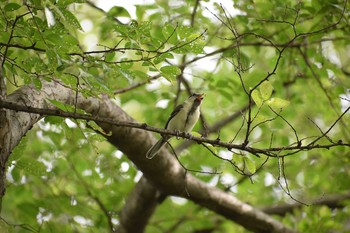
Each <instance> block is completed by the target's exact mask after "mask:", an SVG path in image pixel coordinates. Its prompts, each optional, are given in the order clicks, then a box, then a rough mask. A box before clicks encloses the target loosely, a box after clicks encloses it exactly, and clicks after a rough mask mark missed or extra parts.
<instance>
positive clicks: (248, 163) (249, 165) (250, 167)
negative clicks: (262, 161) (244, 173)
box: [243, 156, 256, 174]
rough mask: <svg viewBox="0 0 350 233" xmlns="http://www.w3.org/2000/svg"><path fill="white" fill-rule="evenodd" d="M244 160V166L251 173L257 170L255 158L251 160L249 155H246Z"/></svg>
mask: <svg viewBox="0 0 350 233" xmlns="http://www.w3.org/2000/svg"><path fill="white" fill-rule="evenodd" d="M243 161H244V168H245V169H247V170H248V172H249V173H250V174H254V173H255V172H256V166H255V163H254V162H253V160H251V159H250V158H248V157H247V156H244V157H243ZM245 169H244V170H245Z"/></svg>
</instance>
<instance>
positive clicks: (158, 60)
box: [153, 53, 174, 64]
mask: <svg viewBox="0 0 350 233" xmlns="http://www.w3.org/2000/svg"><path fill="white" fill-rule="evenodd" d="M173 58H174V55H173V54H172V53H163V54H161V55H159V56H158V57H156V58H154V60H153V62H154V63H155V64H158V63H161V62H163V61H164V60H165V59H173Z"/></svg>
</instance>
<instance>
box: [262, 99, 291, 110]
mask: <svg viewBox="0 0 350 233" xmlns="http://www.w3.org/2000/svg"><path fill="white" fill-rule="evenodd" d="M267 104H268V105H269V106H270V107H271V108H273V109H275V110H280V109H282V108H285V107H287V106H288V105H289V101H288V100H284V99H281V98H272V99H270V100H269V101H268V102H267Z"/></svg>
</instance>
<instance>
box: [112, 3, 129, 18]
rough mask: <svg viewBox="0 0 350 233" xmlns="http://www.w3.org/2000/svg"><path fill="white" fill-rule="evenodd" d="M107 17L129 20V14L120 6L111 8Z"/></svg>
mask: <svg viewBox="0 0 350 233" xmlns="http://www.w3.org/2000/svg"><path fill="white" fill-rule="evenodd" d="M107 15H108V16H110V17H128V18H130V14H129V12H128V11H127V10H126V9H125V8H124V7H121V6H114V7H112V8H111V9H110V10H109V11H108V13H107Z"/></svg>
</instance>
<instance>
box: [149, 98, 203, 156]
mask: <svg viewBox="0 0 350 233" xmlns="http://www.w3.org/2000/svg"><path fill="white" fill-rule="evenodd" d="M203 96H204V94H196V93H194V94H192V95H191V96H190V97H189V98H188V99H187V100H186V101H185V102H184V103H183V104H180V105H179V106H177V107H176V108H175V109H174V111H173V112H172V113H171V115H170V117H169V119H168V121H167V123H166V124H165V129H168V130H175V131H180V132H186V133H189V132H191V130H192V129H193V127H194V125H195V124H196V122H197V121H198V118H199V115H200V111H199V109H200V105H201V103H202V100H203ZM171 137H172V136H171V135H162V138H161V139H159V140H158V142H157V143H156V144H154V145H153V146H152V147H151V148H150V149H149V150H148V151H147V153H146V158H148V159H152V158H153V157H154V156H155V155H156V154H158V152H159V150H160V149H161V148H162V147H163V146H164V145H165V144H166V143H167V141H168V140H169V139H170V138H171Z"/></svg>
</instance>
